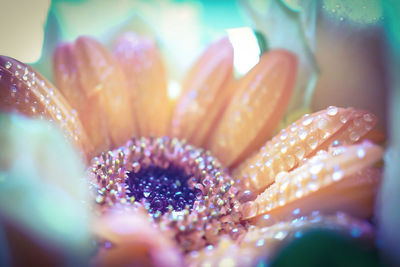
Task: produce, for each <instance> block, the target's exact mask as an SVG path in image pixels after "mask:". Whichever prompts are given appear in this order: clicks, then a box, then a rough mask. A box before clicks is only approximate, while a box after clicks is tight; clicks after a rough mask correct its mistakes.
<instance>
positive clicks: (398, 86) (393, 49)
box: [376, 0, 400, 266]
mask: <svg viewBox="0 0 400 267" xmlns="http://www.w3.org/2000/svg"><path fill="white" fill-rule="evenodd" d="M383 10H384V16H385V30H386V38H387V54H386V56H387V61H388V63H389V64H388V65H389V66H390V67H389V68H388V81H389V84H390V94H389V104H390V107H389V108H388V116H389V118H390V128H389V131H390V133H389V136H390V140H389V146H388V149H387V151H386V153H385V158H384V160H385V164H384V180H383V182H382V185H381V188H380V192H379V194H378V196H379V198H378V200H379V201H378V204H377V205H376V214H377V216H378V241H379V245H380V247H381V248H382V251H383V254H385V256H386V257H388V258H390V259H392V260H393V261H394V262H393V263H394V264H395V265H396V266H400V246H399V242H400V231H399V226H400V209H399V203H400V194H399V192H400V165H399V162H400V120H399V117H400V76H399V73H400V30H399V29H400V17H399V14H400V2H399V1H396V0H387V1H384V2H383Z"/></svg>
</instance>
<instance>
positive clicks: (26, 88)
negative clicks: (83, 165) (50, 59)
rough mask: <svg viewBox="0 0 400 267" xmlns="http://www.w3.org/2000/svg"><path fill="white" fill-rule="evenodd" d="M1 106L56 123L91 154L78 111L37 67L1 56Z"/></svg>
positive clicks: (80, 147)
mask: <svg viewBox="0 0 400 267" xmlns="http://www.w3.org/2000/svg"><path fill="white" fill-rule="evenodd" d="M0 109H1V110H2V111H6V112H13V111H17V112H19V113H22V114H24V115H27V116H30V117H40V118H45V119H47V120H50V121H53V122H55V123H56V124H57V125H58V126H59V127H60V128H61V129H62V130H63V132H64V134H65V137H66V138H67V139H68V140H72V142H73V143H75V145H76V146H77V148H79V149H80V150H81V151H82V152H83V154H84V155H83V156H87V155H88V154H90V153H91V152H92V151H93V146H92V144H91V142H90V141H89V139H88V137H87V135H86V132H85V130H84V128H83V126H82V124H81V122H80V120H79V119H78V117H77V113H76V111H75V110H73V109H72V107H71V106H70V105H69V104H68V102H67V101H66V99H65V98H64V97H63V95H62V94H61V93H60V92H59V91H58V90H57V89H56V88H55V87H54V85H52V84H51V83H50V82H49V81H47V80H46V79H45V78H44V77H43V76H41V75H40V74H39V73H38V72H36V71H35V70H34V69H33V68H31V67H30V66H28V65H25V64H23V63H21V62H19V61H17V60H15V59H13V58H9V57H5V56H0Z"/></svg>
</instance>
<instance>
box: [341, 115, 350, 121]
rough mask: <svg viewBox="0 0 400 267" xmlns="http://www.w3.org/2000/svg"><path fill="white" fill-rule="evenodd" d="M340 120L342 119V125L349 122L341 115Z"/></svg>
mask: <svg viewBox="0 0 400 267" xmlns="http://www.w3.org/2000/svg"><path fill="white" fill-rule="evenodd" d="M339 119H340V121H341V122H342V123H346V122H347V120H348V118H347V117H346V116H345V115H341V116H340V118H339Z"/></svg>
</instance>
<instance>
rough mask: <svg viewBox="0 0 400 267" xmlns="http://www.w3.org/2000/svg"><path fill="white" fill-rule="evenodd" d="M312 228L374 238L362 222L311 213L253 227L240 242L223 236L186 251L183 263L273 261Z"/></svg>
mask: <svg viewBox="0 0 400 267" xmlns="http://www.w3.org/2000/svg"><path fill="white" fill-rule="evenodd" d="M314 229H318V230H329V231H332V230H334V231H336V232H340V233H342V234H345V235H348V236H354V233H356V236H355V237H356V238H360V239H363V240H365V241H367V240H368V241H371V240H373V236H374V235H373V228H372V227H371V225H370V224H368V223H367V222H364V221H359V220H357V219H354V218H352V217H350V216H348V215H346V214H344V213H337V214H335V215H329V216H322V215H319V214H312V215H309V216H303V217H301V218H300V219H296V220H293V221H283V222H280V223H277V224H275V225H273V226H270V227H254V226H252V227H251V228H250V229H249V231H248V232H247V233H246V235H245V236H244V237H243V239H242V240H241V242H240V244H238V243H237V242H235V241H232V240H230V239H228V238H222V239H221V241H220V242H219V244H217V245H215V246H214V247H212V248H210V247H207V248H205V249H203V250H200V251H198V252H197V253H192V254H188V255H187V257H186V265H187V266H190V267H194V266H205V265H206V266H256V265H257V263H259V260H260V259H265V260H267V262H268V260H272V259H273V257H274V256H275V253H277V252H279V249H280V248H281V247H282V246H283V245H285V244H287V243H289V242H291V241H293V240H294V239H295V238H298V237H301V236H302V235H303V234H304V233H305V232H307V231H311V230H314Z"/></svg>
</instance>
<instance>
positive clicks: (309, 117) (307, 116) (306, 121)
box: [302, 114, 313, 126]
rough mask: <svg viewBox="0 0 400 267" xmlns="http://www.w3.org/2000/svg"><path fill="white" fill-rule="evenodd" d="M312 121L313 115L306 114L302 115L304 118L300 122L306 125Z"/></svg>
mask: <svg viewBox="0 0 400 267" xmlns="http://www.w3.org/2000/svg"><path fill="white" fill-rule="evenodd" d="M312 122H313V117H311V116H310V115H308V114H306V115H304V120H303V122H302V124H303V125H304V126H308V125H310V124H311V123H312Z"/></svg>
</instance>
